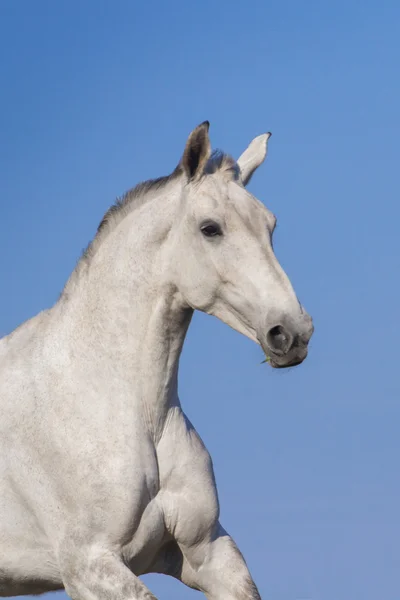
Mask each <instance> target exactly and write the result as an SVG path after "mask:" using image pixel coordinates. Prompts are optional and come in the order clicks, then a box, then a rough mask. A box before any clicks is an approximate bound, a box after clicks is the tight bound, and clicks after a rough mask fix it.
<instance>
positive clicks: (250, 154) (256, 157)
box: [237, 133, 272, 185]
mask: <svg viewBox="0 0 400 600" xmlns="http://www.w3.org/2000/svg"><path fill="white" fill-rule="evenodd" d="M271 135H272V134H271V133H263V134H262V135H259V136H258V137H256V138H254V140H253V141H252V142H250V144H249V145H248V147H247V148H246V150H245V151H244V152H243V154H242V155H241V156H240V158H239V160H238V161H237V163H238V165H239V167H240V173H241V179H242V182H243V185H247V184H248V183H249V181H250V179H251V178H252V176H253V173H254V171H255V170H256V169H257V168H258V167H259V166H260V165H261V163H263V162H264V159H265V157H266V156H267V145H268V140H269V138H270V137H271Z"/></svg>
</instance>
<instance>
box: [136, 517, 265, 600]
mask: <svg viewBox="0 0 400 600" xmlns="http://www.w3.org/2000/svg"><path fill="white" fill-rule="evenodd" d="M148 572H149V573H162V574H165V575H171V576H172V577H175V578H176V579H178V580H180V581H182V582H183V583H184V584H186V585H187V586H188V587H191V588H193V589H195V590H199V591H202V592H204V593H205V595H206V597H207V598H208V600H222V599H223V600H261V598H260V594H259V592H258V590H257V587H256V585H255V583H254V581H253V579H252V577H251V575H250V573H249V570H248V568H247V565H246V563H245V560H244V558H243V556H242V554H241V553H240V551H239V549H238V548H237V546H236V544H235V542H234V541H233V540H232V538H231V537H230V536H229V535H228V534H227V533H226V531H225V530H224V529H223V528H222V527H221V525H220V524H219V523H218V524H217V528H216V532H215V535H213V536H212V537H211V538H210V539H209V540H199V541H198V542H197V543H195V544H193V545H190V546H188V545H185V544H179V543H178V542H176V541H174V540H173V541H169V542H168V543H167V544H166V545H165V546H164V547H163V548H162V549H161V551H160V552H159V554H158V556H157V558H156V560H155V561H154V563H153V564H152V565H151V567H150V568H149V570H148Z"/></svg>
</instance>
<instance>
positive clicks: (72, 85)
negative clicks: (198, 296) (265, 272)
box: [0, 0, 400, 600]
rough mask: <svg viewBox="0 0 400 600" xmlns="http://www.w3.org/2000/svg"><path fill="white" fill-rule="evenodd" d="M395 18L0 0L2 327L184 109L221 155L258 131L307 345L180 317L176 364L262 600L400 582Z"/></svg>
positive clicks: (336, 7)
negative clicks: (186, 326) (308, 332)
mask: <svg viewBox="0 0 400 600" xmlns="http://www.w3.org/2000/svg"><path fill="white" fill-rule="evenodd" d="M399 22H400V4H399V3H397V2H395V1H394V0H381V1H380V2H377V1H374V2H372V1H369V0H364V1H362V2H361V0H360V1H356V0H346V1H344V0H337V1H336V2H321V0H318V1H317V0H309V1H308V2H305V3H304V2H298V1H297V0H286V1H284V2H282V1H280V2H278V1H270V2H265V1H264V0H255V1H252V2H248V3H243V2H240V3H239V2H236V0H232V1H230V2H228V1H226V0H220V1H219V2H211V1H210V0H204V1H203V2H202V3H191V2H187V1H183V0H181V1H172V2H168V3H167V2H161V1H160V0H158V1H154V0H153V1H148V2H146V3H137V2H130V1H128V0H126V1H123V0H118V1H115V2H105V1H103V0H96V2H95V1H94V0H86V1H85V2H82V3H80V2H78V1H76V0H75V1H72V2H71V1H65V0H58V2H52V1H50V0H48V1H44V0H36V2H30V1H29V0H2V1H1V2H0V77H1V94H0V131H1V135H0V171H1V200H0V201H1V221H0V227H1V235H0V255H1V257H2V260H1V294H0V335H3V334H6V333H7V332H9V331H11V330H12V329H13V328H14V327H15V326H17V325H18V324H19V323H20V322H22V321H24V320H25V319H27V318H29V317H30V316H33V315H34V314H36V313H37V312H38V311H40V310H41V309H43V308H45V307H48V306H50V305H51V304H52V303H53V302H54V301H55V300H56V299H57V297H58V295H59V293H60V291H61V289H62V287H63V285H64V283H65V281H66V279H67V278H68V276H69V274H70V272H71V270H72V269H73V267H74V265H75V263H76V260H77V258H78V257H79V255H80V253H81V250H82V249H83V248H84V247H85V246H86V245H87V243H88V241H89V240H90V239H91V238H92V237H93V235H94V232H95V229H96V227H97V224H98V222H99V220H100V218H101V216H102V214H103V213H104V212H105V210H106V209H107V207H108V206H109V205H110V204H111V203H112V202H113V200H114V198H115V197H116V196H117V195H119V194H121V193H122V192H124V191H125V190H126V189H128V188H129V187H132V186H133V185H135V184H136V183H137V182H138V181H140V180H143V179H147V178H149V177H156V176H159V175H164V174H167V173H168V172H170V171H171V170H172V169H173V168H174V166H175V165H176V163H177V161H178V160H179V158H180V155H181V153H182V150H183V146H184V143H185V141H186V137H187V135H188V134H189V132H190V131H191V129H193V128H194V127H195V126H196V125H197V124H198V123H200V122H201V121H203V120H204V119H208V120H209V121H210V122H211V128H210V135H211V139H212V142H213V145H214V147H221V148H223V149H224V150H226V151H228V152H230V153H232V154H233V155H234V156H238V155H239V154H240V153H241V152H242V150H243V149H244V148H245V146H246V145H247V144H248V142H249V141H250V140H251V139H252V138H253V137H254V136H255V135H258V134H260V133H262V132H264V131H268V130H270V131H272V132H273V136H272V138H271V141H270V151H269V156H268V159H267V162H266V163H265V165H264V166H263V167H262V168H261V169H260V170H259V172H258V173H257V174H256V176H255V177H254V178H253V180H252V182H251V184H250V189H251V191H252V192H253V193H254V194H255V195H257V196H258V197H259V198H260V199H261V200H262V201H264V202H265V203H266V204H267V206H268V207H269V208H271V210H273V211H274V213H275V214H276V215H277V216H278V220H279V225H278V228H277V231H276V235H275V249H276V252H277V255H278V258H279V259H280V261H281V263H282V265H283V266H284V268H285V269H286V270H287V272H288V274H289V275H290V277H291V280H292V282H293V284H294V286H295V288H296V291H297V293H298V295H299V297H300V299H301V300H302V302H303V303H304V304H305V306H306V308H307V309H308V311H309V312H310V313H311V314H312V316H313V317H314V322H315V328H316V330H315V334H314V337H313V340H312V344H311V349H310V354H309V358H308V359H307V361H306V362H305V363H304V364H303V365H302V366H301V367H299V368H297V369H292V370H289V371H285V372H273V371H272V370H271V369H269V367H266V366H265V365H260V361H261V360H262V355H261V351H260V349H259V348H257V346H255V345H254V344H252V343H251V342H250V341H248V340H246V339H245V338H243V337H241V336H240V335H239V334H237V333H235V332H233V331H231V330H230V329H229V328H228V327H226V326H224V325H222V324H221V323H219V322H217V321H216V320H215V319H212V318H210V317H207V316H205V315H196V317H195V319H194V321H193V324H192V327H191V329H190V331H189V335H188V339H187V343H186V345H185V348H184V353H183V357H182V367H181V378H180V394H181V399H182V403H183V406H184V409H185V410H186V412H187V413H188V415H189V417H190V418H191V420H192V421H193V422H194V424H195V426H196V427H197V429H198V431H199V432H200V434H201V436H202V437H203V439H204V441H205V443H206V445H207V446H208V448H209V450H210V452H211V454H212V457H213V460H214V466H215V471H216V476H217V482H218V488H219V494H220V500H221V506H222V517H221V518H222V522H223V524H224V525H225V527H226V528H227V529H228V530H229V531H230V533H231V534H232V535H233V537H234V538H235V540H236V541H237V543H238V545H239V546H240V548H241V550H242V552H243V553H244V555H245V557H246V560H247V562H248V564H249V567H250V570H251V572H252V574H253V576H254V578H255V580H256V582H257V584H258V587H259V589H260V592H261V594H262V597H263V598H274V600H377V599H381V598H382V599H384V600H398V599H399V597H400V590H399V580H398V573H399V568H400V554H399V549H398V540H399V537H400V515H399V505H400V482H399V452H400V437H399V421H400V406H399V377H398V372H399V368H398V356H399V350H398V347H399V338H400V327H399V319H398V310H399V305H400V286H399V283H398V273H399V244H398V239H399V235H398V228H399V217H400V208H399V184H398V172H399V164H398V162H399V149H398V148H399V146H398V140H399V133H400V131H399V106H400V83H399V59H400V51H399V48H400V42H399V39H400V37H399V36H400V32H399ZM145 580H146V582H147V583H148V585H149V586H150V588H151V589H152V591H153V593H155V594H156V595H157V596H159V597H160V598H172V597H173V598H175V600H180V599H184V598H191V597H193V598H194V597H195V596H196V593H195V592H193V591H191V590H189V589H187V588H185V587H184V586H183V585H182V584H179V583H177V582H175V581H174V580H171V579H168V578H166V577H161V576H147V577H145Z"/></svg>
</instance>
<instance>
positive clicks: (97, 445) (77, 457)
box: [0, 121, 313, 600]
mask: <svg viewBox="0 0 400 600" xmlns="http://www.w3.org/2000/svg"><path fill="white" fill-rule="evenodd" d="M269 137H270V133H266V134H262V135H260V136H257V137H256V138H254V139H253V141H252V142H251V143H250V144H249V146H248V147H247V149H246V150H245V151H244V152H243V154H242V155H241V156H240V158H239V159H238V160H237V161H236V160H234V159H233V158H232V157H231V156H230V155H228V154H226V153H223V152H220V151H214V152H212V150H211V144H210V138H209V123H208V122H207V121H205V122H204V123H202V124H200V125H199V126H198V127H196V128H195V129H194V130H193V131H192V132H191V134H190V135H189V137H188V139H187V141H186V145H185V146H184V149H183V154H182V158H181V159H180V161H179V162H178V166H177V167H176V168H175V169H174V171H173V172H172V173H171V174H170V175H168V176H166V177H161V178H158V179H155V180H150V181H146V182H144V183H141V184H139V185H137V186H136V187H135V188H133V189H132V190H130V191H128V192H127V193H126V194H125V195H124V196H123V197H122V198H120V199H119V200H117V201H116V203H115V204H114V205H113V206H112V207H111V208H110V209H109V210H108V211H107V212H106V214H105V215H104V218H103V219H102V221H101V223H100V225H99V227H98V229H97V233H96V235H95V237H94V238H93V240H92V242H91V243H90V244H89V246H88V248H87V249H86V251H85V252H84V253H83V255H82V256H81V258H80V260H79V261H78V263H77V265H76V267H75V269H74V270H73V272H72V274H71V276H70V277H69V279H68V281H67V283H66V285H65V287H64V289H63V291H62V293H61V295H60V297H59V299H58V300H57V302H56V303H55V304H54V305H53V306H52V307H51V308H49V309H47V310H44V311H43V312H41V313H39V314H38V315H36V316H35V317H33V318H32V319H30V320H28V321H26V322H25V323H23V324H22V325H21V326H19V327H18V328H17V329H16V330H15V331H13V332H12V333H11V334H10V335H8V336H6V337H3V338H2V339H1V340H0V412H1V419H0V595H1V596H15V595H24V594H41V593H44V592H48V591H51V590H60V589H64V590H65V591H66V593H67V594H68V595H69V596H70V597H71V598H72V600H93V599H94V598H96V599H97V600H109V599H110V598H115V600H155V597H154V596H153V594H152V593H151V592H150V591H149V590H148V588H147V587H146V586H145V585H144V583H143V582H142V580H141V579H140V576H141V575H143V574H146V573H163V574H167V575H171V576H173V577H175V578H177V579H178V580H180V581H182V582H183V583H184V584H186V585H187V586H189V587H190V588H193V589H196V590H199V591H201V592H203V593H204V594H205V596H206V597H207V598H208V600H222V599H223V600H259V599H260V595H259V592H258V591H257V587H256V585H255V583H254V581H253V579H252V576H251V575H250V572H249V569H248V567H247V564H246V562H245V559H244V557H243V556H242V554H241V552H240V551H239V549H238V547H237V545H236V544H235V542H234V540H233V539H232V537H231V536H230V535H229V534H228V532H227V531H226V530H225V529H224V528H223V526H222V525H221V523H220V520H219V500H218V493H217V487H216V482H215V477H214V471H213V465H212V460H211V457H210V455H209V453H208V451H207V449H206V448H205V446H204V443H203V441H202V440H201V438H200V436H199V435H198V434H197V432H196V430H195V428H194V426H193V425H192V423H191V422H190V421H189V419H188V418H187V417H186V415H185V413H184V411H183V410H182V407H181V403H180V398H179V393H178V365H179V357H180V354H181V350H182V346H183V343H184V340H185V336H186V333H187V330H188V327H189V325H190V322H191V318H192V315H193V312H194V311H195V310H199V311H203V312H205V313H208V314H210V315H214V316H215V317H217V318H218V319H220V320H221V321H223V322H224V323H226V324H227V325H229V326H230V327H232V328H233V329H235V330H236V331H238V332H239V333H241V334H243V335H245V336H247V337H248V338H250V339H251V340H253V341H254V342H255V343H257V344H258V345H259V346H261V348H262V349H263V351H264V353H265V355H266V357H267V360H268V362H269V364H270V366H271V367H272V368H284V367H290V366H295V365H298V364H300V363H301V362H302V361H303V360H304V359H305V358H306V355H307V347H308V342H309V340H310V338H311V335H312V333H313V323H312V318H311V317H310V316H309V314H308V313H307V312H306V310H305V309H304V307H303V306H302V305H301V304H300V302H299V300H298V298H297V296H296V294H295V292H294V289H293V287H292V285H291V283H290V281H289V279H288V277H287V275H286V274H285V272H284V271H283V269H282V267H281V266H280V264H279V263H278V261H277V259H276V257H275V255H274V252H273V247H272V235H273V231H274V228H275V225H276V218H275V216H274V215H273V214H272V212H271V211H270V210H268V209H267V208H266V207H265V205H264V204H263V203H261V202H260V201H259V200H257V199H256V198H255V197H254V196H253V195H252V194H250V193H249V192H248V191H247V190H246V186H247V184H248V183H249V181H250V179H251V177H252V175H253V173H254V172H255V170H256V169H257V167H258V166H259V165H260V164H261V163H262V162H263V161H264V159H265V157H266V154H267V142H268V139H269Z"/></svg>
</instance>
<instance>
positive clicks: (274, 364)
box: [268, 358, 304, 369]
mask: <svg viewBox="0 0 400 600" xmlns="http://www.w3.org/2000/svg"><path fill="white" fill-rule="evenodd" d="M303 360H304V358H302V359H297V360H293V361H289V362H287V363H284V362H276V361H275V360H273V359H270V360H269V361H268V362H269V364H270V365H271V367H272V368H273V369H288V368H289V367H297V366H298V365H301V363H302V362H303Z"/></svg>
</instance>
